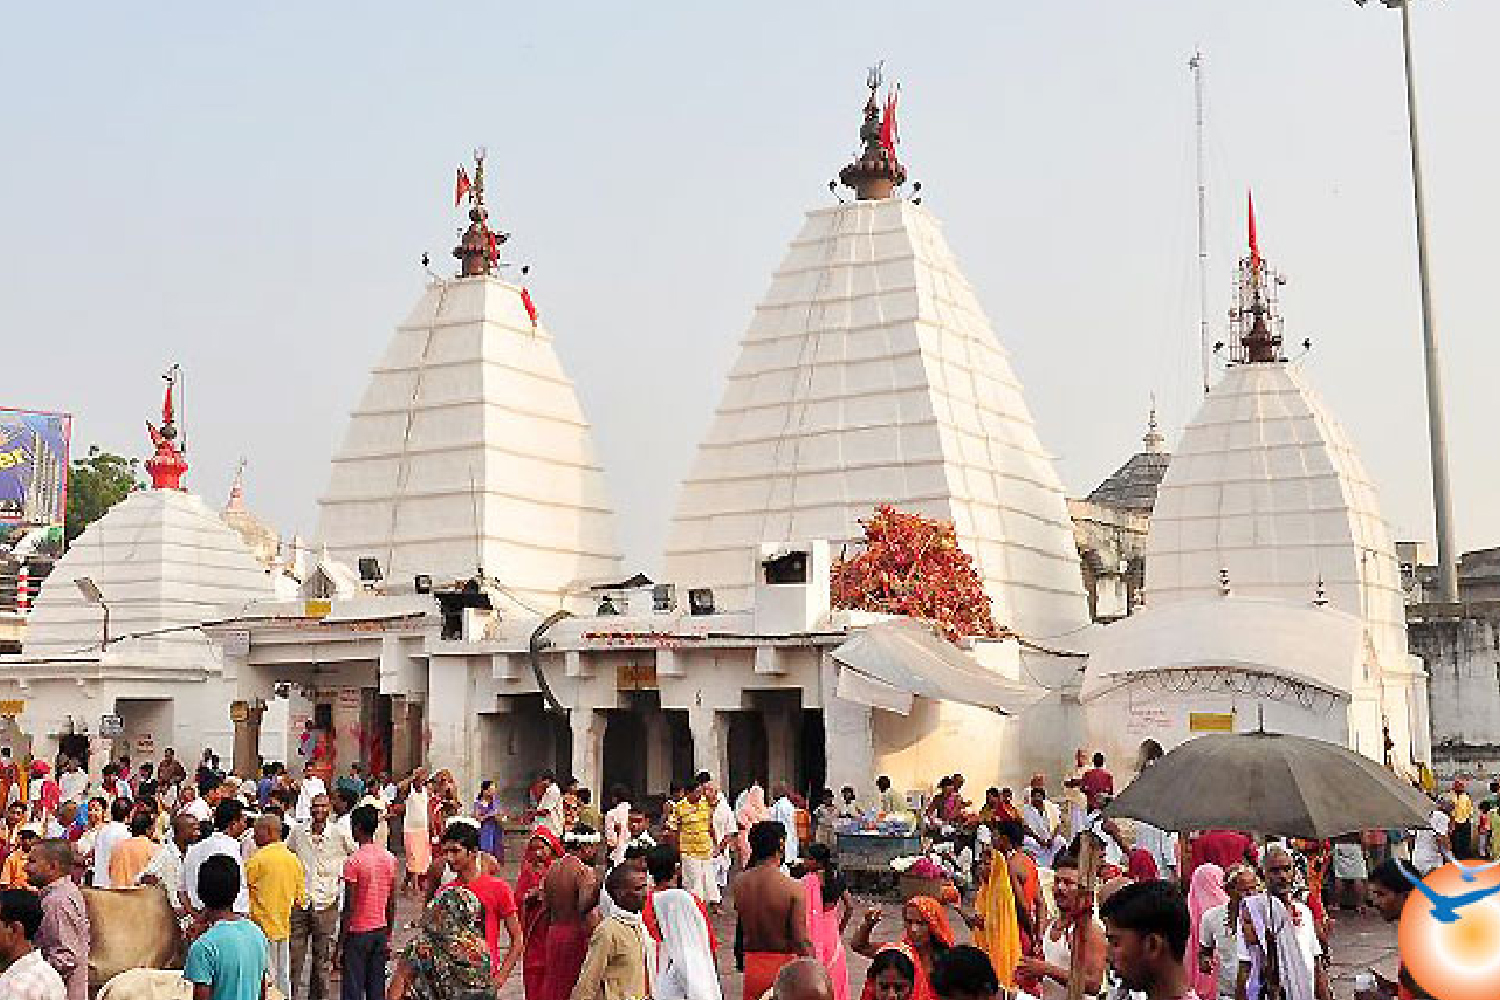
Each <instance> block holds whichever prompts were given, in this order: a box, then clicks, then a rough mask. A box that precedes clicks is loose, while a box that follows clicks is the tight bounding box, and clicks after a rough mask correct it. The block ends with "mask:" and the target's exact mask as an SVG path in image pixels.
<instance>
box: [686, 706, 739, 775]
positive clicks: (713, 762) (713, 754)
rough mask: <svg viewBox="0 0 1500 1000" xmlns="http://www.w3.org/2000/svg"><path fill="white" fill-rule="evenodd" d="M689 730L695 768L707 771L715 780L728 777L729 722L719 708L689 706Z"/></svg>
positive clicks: (695, 769)
mask: <svg viewBox="0 0 1500 1000" xmlns="http://www.w3.org/2000/svg"><path fill="white" fill-rule="evenodd" d="M688 731H689V732H691V733H692V735H693V770H694V771H695V772H696V771H707V772H708V773H709V774H711V775H713V776H714V778H715V780H717V781H719V782H721V783H722V782H723V781H725V780H726V778H727V777H728V774H727V770H728V765H729V754H728V749H729V724H728V723H727V722H726V721H724V720H723V719H722V718H721V717H720V716H719V713H718V710H717V709H714V708H710V707H708V706H705V705H692V706H689V707H688Z"/></svg>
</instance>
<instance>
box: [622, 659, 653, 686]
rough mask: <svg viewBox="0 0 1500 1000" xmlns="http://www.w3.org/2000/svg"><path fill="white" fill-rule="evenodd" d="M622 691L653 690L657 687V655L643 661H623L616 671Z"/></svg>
mask: <svg viewBox="0 0 1500 1000" xmlns="http://www.w3.org/2000/svg"><path fill="white" fill-rule="evenodd" d="M615 687H616V689H617V690H620V691H653V690H655V689H656V688H657V681H656V659H655V657H653V658H651V659H649V660H646V661H645V662H643V663H622V664H620V665H619V667H618V668H617V670H616V673H615Z"/></svg>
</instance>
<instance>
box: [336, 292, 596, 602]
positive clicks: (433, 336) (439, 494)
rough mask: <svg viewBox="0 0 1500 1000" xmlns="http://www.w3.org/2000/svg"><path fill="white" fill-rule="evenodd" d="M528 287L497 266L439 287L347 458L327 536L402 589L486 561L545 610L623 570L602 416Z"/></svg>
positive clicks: (368, 400) (373, 386)
mask: <svg viewBox="0 0 1500 1000" xmlns="http://www.w3.org/2000/svg"><path fill="white" fill-rule="evenodd" d="M528 302H529V297H528V296H527V295H526V294H525V291H524V289H522V288H521V287H519V286H517V285H513V284H510V283H508V282H505V281H501V280H499V279H498V278H495V277H493V276H490V275H487V274H481V275H476V276H473V277H466V278H457V279H452V280H442V279H439V280H436V281H434V282H433V283H432V284H430V285H429V286H428V288H427V290H426V292H425V293H424V294H423V295H422V298H421V299H420V301H418V303H417V305H416V307H415V308H414V309H413V310H412V312H411V315H410V316H409V317H408V318H407V320H406V321H405V322H404V323H402V324H401V325H400V326H399V327H398V328H397V330H396V332H395V335H394V336H393V337H392V338H391V340H390V343H389V345H388V346H387V348H386V350H385V354H384V355H383V356H382V357H381V359H380V360H379V361H377V362H376V364H375V366H374V367H373V368H372V369H371V372H370V378H369V382H368V383H367V385H366V388H365V391H364V394H363V396H362V397H361V399H360V401H359V403H358V405H357V406H356V407H355V409H354V412H353V414H351V416H350V420H349V425H348V429H347V431H346V432H345V435H344V439H343V443H342V444H341V445H340V446H339V448H338V450H337V452H336V453H335V455H334V457H333V460H332V463H331V467H330V472H329V484H328V488H327V490H326V492H325V493H324V495H323V497H322V498H321V499H320V501H319V506H320V513H319V527H318V535H317V537H318V539H319V541H321V542H322V543H323V544H325V545H326V546H327V548H328V551H329V553H330V554H331V555H332V556H333V558H335V559H337V560H340V561H342V562H344V563H347V564H349V565H351V566H352V565H356V564H357V563H358V561H359V560H360V559H361V558H363V557H373V558H375V559H377V560H378V561H379V564H380V569H381V572H382V573H383V574H384V576H385V578H386V579H387V580H389V581H391V583H392V584H393V585H394V586H396V587H398V588H399V587H402V586H407V587H409V586H410V585H411V581H412V578H413V576H414V575H416V574H427V575H430V576H432V577H434V578H435V579H436V580H437V581H438V582H440V583H441V582H442V581H443V580H456V579H468V578H470V577H472V576H474V575H475V574H476V572H477V571H479V570H480V569H482V570H483V572H484V574H485V576H486V577H488V578H491V579H494V580H497V581H498V582H499V584H500V586H501V588H502V592H503V593H507V594H509V595H510V596H511V597H512V598H514V599H515V600H516V602H517V603H518V604H519V605H520V606H522V607H530V608H533V609H536V610H547V611H550V610H552V609H555V608H557V607H559V606H560V605H561V603H562V602H563V600H564V593H565V592H567V591H570V590H571V589H572V587H571V585H572V583H573V582H574V581H577V580H580V579H598V578H602V577H606V576H611V575H615V574H618V573H619V563H620V557H619V552H618V549H617V548H616V544H615V529H614V512H613V509H612V508H611V506H610V502H609V498H608V495H607V493H606V491H605V484H604V472H603V470H602V468H601V467H600V465H599V462H598V460H597V458H596V457H595V451H594V442H593V434H592V431H591V429H590V427H589V423H588V420H587V419H586V418H585V416H584V413H583V408H582V407H581V406H580V405H579V401H578V395H577V393H576V392H575V391H574V387H573V383H572V381H571V380H570V379H569V378H568V376H567V375H566V373H564V371H563V369H562V365H561V363H560V362H559V360H558V357H557V354H556V352H555V351H554V350H553V347H552V337H551V335H550V334H549V332H548V330H547V328H546V326H545V325H544V324H542V323H540V322H539V321H537V320H536V319H535V318H534V316H533V310H532V309H529V308H528ZM512 610H515V609H514V608H513V609H512Z"/></svg>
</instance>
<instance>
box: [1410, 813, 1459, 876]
mask: <svg viewBox="0 0 1500 1000" xmlns="http://www.w3.org/2000/svg"><path fill="white" fill-rule="evenodd" d="M1452 832H1453V800H1452V799H1449V798H1444V799H1443V800H1442V801H1440V802H1438V804H1437V805H1436V806H1435V807H1434V808H1433V810H1432V813H1431V814H1430V815H1429V816H1428V817H1427V825H1426V826H1424V827H1421V828H1419V829H1417V830H1415V831H1413V833H1412V845H1411V863H1412V864H1413V865H1414V866H1416V869H1417V871H1419V872H1421V873H1422V874H1423V875H1424V876H1425V875H1430V874H1431V873H1432V872H1434V871H1436V870H1437V869H1439V868H1441V867H1443V865H1445V864H1447V863H1448V859H1449V858H1451V857H1452V856H1453V845H1452V843H1451V842H1450V840H1449V837H1450V835H1451V834H1452Z"/></svg>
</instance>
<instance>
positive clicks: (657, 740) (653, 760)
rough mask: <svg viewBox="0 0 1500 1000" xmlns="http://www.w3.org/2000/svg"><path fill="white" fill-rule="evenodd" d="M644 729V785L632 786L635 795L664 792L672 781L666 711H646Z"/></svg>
mask: <svg viewBox="0 0 1500 1000" xmlns="http://www.w3.org/2000/svg"><path fill="white" fill-rule="evenodd" d="M644 721H645V729H646V787H645V788H632V789H631V792H633V793H634V794H635V795H637V796H645V795H649V794H651V793H652V792H661V793H665V792H666V790H667V787H668V786H669V785H670V784H671V783H672V726H671V724H670V723H669V722H668V721H667V713H666V712H662V711H656V712H648V713H646V715H645V719H644Z"/></svg>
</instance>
